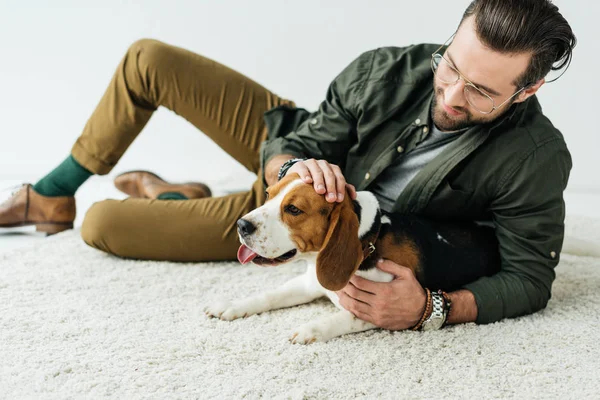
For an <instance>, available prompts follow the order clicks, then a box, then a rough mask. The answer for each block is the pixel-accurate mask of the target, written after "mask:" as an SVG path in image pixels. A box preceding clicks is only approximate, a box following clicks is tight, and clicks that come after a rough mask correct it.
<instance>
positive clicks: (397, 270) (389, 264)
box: [377, 259, 413, 279]
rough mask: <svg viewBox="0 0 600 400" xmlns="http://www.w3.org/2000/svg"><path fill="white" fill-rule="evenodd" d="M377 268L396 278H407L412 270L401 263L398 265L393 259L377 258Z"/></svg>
mask: <svg viewBox="0 0 600 400" xmlns="http://www.w3.org/2000/svg"><path fill="white" fill-rule="evenodd" d="M377 268H379V269H380V270H382V271H384V272H387V273H390V274H392V275H394V276H396V277H398V278H404V279H405V278H408V277H410V276H411V275H412V274H413V272H412V271H411V270H410V268H407V267H405V266H403V265H399V264H396V263H395V262H393V261H390V260H383V259H382V260H379V261H377Z"/></svg>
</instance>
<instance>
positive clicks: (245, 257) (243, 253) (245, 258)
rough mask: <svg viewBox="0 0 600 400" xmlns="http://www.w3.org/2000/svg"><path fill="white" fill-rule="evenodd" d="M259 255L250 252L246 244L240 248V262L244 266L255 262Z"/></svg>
mask: <svg viewBox="0 0 600 400" xmlns="http://www.w3.org/2000/svg"><path fill="white" fill-rule="evenodd" d="M257 255H258V254H256V253H255V252H253V251H252V250H250V249H249V248H248V246H246V245H245V244H243V245H241V246H240V248H239V249H238V254H237V256H238V260H239V261H240V262H241V263H242V264H247V263H249V262H250V261H252V260H254V259H255V258H256V256H257Z"/></svg>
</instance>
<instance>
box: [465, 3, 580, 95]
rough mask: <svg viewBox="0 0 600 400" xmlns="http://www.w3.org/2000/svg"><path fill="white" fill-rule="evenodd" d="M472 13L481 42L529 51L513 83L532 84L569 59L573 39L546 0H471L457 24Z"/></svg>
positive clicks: (503, 50)
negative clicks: (529, 54)
mask: <svg viewBox="0 0 600 400" xmlns="http://www.w3.org/2000/svg"><path fill="white" fill-rule="evenodd" d="M473 15H474V16H475V31H476V33H477V36H478V37H479V40H481V41H482V42H483V44H484V45H485V46H487V47H489V48H490V49H492V50H494V51H498V52H501V53H531V54H532V57H531V61H530V62H529V66H528V67H527V69H526V70H525V72H524V73H523V74H522V75H521V76H520V77H518V78H517V80H516V81H515V82H514V84H515V85H516V86H517V87H523V86H526V85H531V84H534V83H536V82H537V81H539V80H540V79H542V78H544V77H545V76H546V75H548V73H549V72H550V71H558V70H560V69H562V68H564V67H567V68H568V65H569V64H570V63H571V58H572V57H573V48H574V47H575V45H576V43H577V39H576V38H575V35H574V34H573V31H572V30H571V27H570V26H569V23H568V22H567V21H566V20H565V18H564V17H563V16H562V15H561V14H560V13H559V12H558V7H557V6H555V5H554V4H552V2H551V1H550V0H474V1H473V2H472V3H471V4H470V5H469V6H468V7H467V9H466V11H465V13H464V15H463V18H462V20H461V24H462V22H463V21H464V20H465V18H468V17H471V16H473ZM563 72H564V71H563Z"/></svg>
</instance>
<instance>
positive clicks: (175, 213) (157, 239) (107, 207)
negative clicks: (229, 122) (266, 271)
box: [81, 179, 265, 262]
mask: <svg viewBox="0 0 600 400" xmlns="http://www.w3.org/2000/svg"><path fill="white" fill-rule="evenodd" d="M264 201H265V195H264V188H263V184H262V179H258V180H257V181H256V182H255V184H254V185H253V187H252V190H250V191H249V192H245V193H237V194H233V195H229V196H224V197H218V198H204V199H195V200H185V201H177V200H148V199H134V198H130V199H126V200H122V201H118V200H104V201H101V202H99V203H96V204H94V205H93V206H92V207H91V208H90V209H89V211H88V212H87V214H86V216H85V220H84V221H83V226H82V228H81V236H82V237H83V240H84V241H85V242H86V243H87V244H88V245H90V246H92V247H95V248H97V249H99V250H102V251H105V252H107V253H111V254H114V255H117V256H119V257H124V258H135V259H144V260H168V261H188V262H198V261H222V260H235V258H236V254H237V249H238V247H239V245H240V243H239V240H238V234H237V224H236V223H237V220H238V219H239V218H240V217H242V216H243V215H245V214H246V213H248V212H250V211H251V210H253V209H254V208H256V207H258V206H260V205H262V204H263V203H264Z"/></svg>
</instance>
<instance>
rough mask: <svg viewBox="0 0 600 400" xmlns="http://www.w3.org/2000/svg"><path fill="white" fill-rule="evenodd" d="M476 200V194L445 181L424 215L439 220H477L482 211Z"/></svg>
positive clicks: (430, 201)
mask: <svg viewBox="0 0 600 400" xmlns="http://www.w3.org/2000/svg"><path fill="white" fill-rule="evenodd" d="M475 199H476V198H475V193H474V192H471V191H468V190H465V189H463V188H458V187H457V186H455V185H453V184H452V183H451V182H449V181H448V180H444V181H442V183H441V184H440V186H439V187H438V188H437V190H436V191H435V193H434V194H433V196H432V197H431V199H430V200H429V204H427V206H426V207H425V209H424V210H423V214H424V215H425V216H427V217H430V218H438V219H450V220H464V219H475V218H477V216H478V215H480V214H481V211H482V210H480V209H479V207H478V206H477V202H476V201H475Z"/></svg>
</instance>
